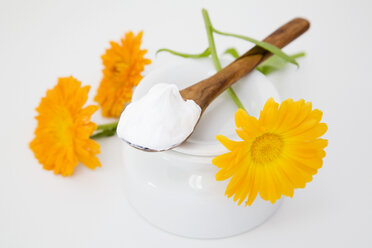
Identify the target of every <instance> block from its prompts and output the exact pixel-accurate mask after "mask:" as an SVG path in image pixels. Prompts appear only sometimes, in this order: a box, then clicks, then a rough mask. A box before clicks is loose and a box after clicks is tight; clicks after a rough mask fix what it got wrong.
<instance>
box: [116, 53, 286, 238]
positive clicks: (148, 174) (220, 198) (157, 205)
mask: <svg viewBox="0 0 372 248" xmlns="http://www.w3.org/2000/svg"><path fill="white" fill-rule="evenodd" d="M223 62H224V64H227V63H228V61H223ZM213 73H214V69H213V63H212V61H211V60H210V59H201V60H197V61H195V60H188V61H182V62H179V63H177V64H174V65H171V66H168V67H164V68H163V69H161V70H158V71H157V70H154V71H153V72H152V73H150V74H149V75H148V76H147V77H146V78H145V79H144V80H142V82H141V84H140V85H139V86H138V87H137V89H136V91H135V93H134V97H133V98H134V100H136V99H141V97H142V96H143V95H144V94H146V93H147V92H148V89H150V88H152V87H153V85H155V84H157V83H159V82H166V83H168V82H173V83H174V84H176V85H177V87H178V88H179V89H182V88H184V87H187V86H189V85H192V84H193V83H195V82H198V81H200V80H202V79H205V78H207V77H208V75H210V74H213ZM234 89H235V90H236V92H237V94H238V95H239V97H240V98H241V99H242V101H243V104H244V105H245V106H247V110H248V111H249V113H252V114H256V116H257V115H258V113H259V111H260V109H262V107H263V105H264V104H265V102H266V100H267V99H268V98H270V97H274V98H275V99H276V100H278V99H279V96H278V93H277V91H276V89H275V88H274V86H273V85H272V84H271V83H270V81H269V80H268V79H266V77H265V76H263V75H262V74H261V73H260V72H258V71H254V72H252V73H251V74H250V75H248V76H246V77H243V78H242V79H241V80H240V81H239V82H237V83H236V84H235V87H234ZM236 109H237V107H236V106H235V105H234V103H233V102H232V100H231V99H230V98H229V96H228V95H227V94H226V93H225V94H222V95H221V96H219V97H218V98H217V99H215V101H213V102H212V104H211V105H210V106H209V107H208V108H207V110H206V112H205V113H204V115H203V116H202V119H201V120H200V123H199V124H198V126H197V127H196V129H195V132H194V133H193V135H192V136H191V137H190V138H189V139H188V140H187V141H186V142H185V144H183V145H181V146H179V147H177V148H176V149H174V151H165V152H160V153H153V152H143V151H139V150H137V149H134V148H132V147H129V146H128V145H127V146H126V149H125V151H123V153H122V156H123V158H124V163H125V164H126V167H125V172H124V174H125V183H126V195H127V197H128V199H129V202H130V203H131V205H132V206H133V207H134V208H135V209H136V210H137V212H138V213H139V214H140V215H142V216H143V217H144V218H145V219H146V220H148V221H149V222H150V223H152V224H153V225H155V226H157V227H159V228H161V229H163V230H165V231H168V232H171V233H174V234H177V235H180V236H185V237H191V238H201V239H212V238H224V237H229V236H233V235H237V234H240V233H243V232H246V231H248V230H250V229H252V228H254V227H255V226H257V225H259V224H261V223H262V222H264V221H265V220H266V219H267V218H268V217H270V216H271V215H272V214H273V213H274V212H275V211H276V210H277V209H278V207H279V204H280V202H277V203H276V204H274V205H273V204H271V203H270V202H266V201H263V200H262V199H261V198H260V197H257V200H256V201H255V202H254V203H253V204H252V206H247V207H244V203H243V204H242V205H241V206H237V204H236V203H235V202H234V201H233V200H232V199H231V198H230V199H227V198H226V196H225V190H226V187H227V184H228V181H224V182H217V181H216V180H215V175H216V173H217V171H218V168H216V167H215V166H213V165H212V163H211V161H212V158H213V157H215V156H216V155H219V154H222V153H225V152H228V151H227V150H226V148H224V147H223V146H222V145H221V144H220V143H219V142H218V141H217V140H216V138H215V136H216V135H217V134H223V135H225V136H229V137H230V138H233V139H235V140H240V139H239V138H238V137H237V135H235V134H234V133H235V131H234V130H235V125H234V113H235V111H236ZM198 155H199V156H198ZM200 155H204V156H200ZM206 155H207V156H206ZM208 155H209V156H208ZM149 202H151V204H148V203H149Z"/></svg>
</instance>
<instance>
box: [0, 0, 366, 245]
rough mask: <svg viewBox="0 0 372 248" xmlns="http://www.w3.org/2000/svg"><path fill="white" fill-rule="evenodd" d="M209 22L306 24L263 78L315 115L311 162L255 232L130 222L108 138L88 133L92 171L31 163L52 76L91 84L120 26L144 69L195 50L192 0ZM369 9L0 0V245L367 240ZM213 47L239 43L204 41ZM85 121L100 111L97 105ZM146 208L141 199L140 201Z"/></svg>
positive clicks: (200, 40)
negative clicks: (320, 149) (301, 20)
mask: <svg viewBox="0 0 372 248" xmlns="http://www.w3.org/2000/svg"><path fill="white" fill-rule="evenodd" d="M202 7H205V8H207V9H208V10H209V13H210V16H211V19H212V22H213V24H214V25H215V27H217V28H219V29H220V30H223V31H224V30H225V31H229V32H236V33H241V34H246V35H249V36H252V37H255V38H258V39H261V38H264V37H265V35H267V34H269V33H270V32H271V31H273V30H274V29H275V28H276V27H278V26H279V25H281V24H283V23H285V22H286V21H288V20H289V19H291V18H293V17H296V16H303V17H306V18H308V19H309V20H310V21H311V24H312V26H311V29H310V30H309V31H308V32H307V33H306V34H305V35H304V36H303V37H301V38H300V39H299V40H297V41H295V42H294V43H293V44H291V45H290V46H288V48H286V50H285V51H287V52H288V53H292V52H297V51H302V50H305V51H306V52H307V54H308V55H307V56H306V58H304V59H300V60H299V62H300V64H301V67H300V69H299V70H297V69H296V68H294V67H291V66H289V67H288V68H287V69H286V70H284V71H283V72H280V73H276V74H275V75H272V76H270V79H271V81H272V82H273V83H274V84H275V85H276V86H277V88H278V90H279V91H280V93H281V95H282V98H283V99H285V98H287V97H293V98H295V99H299V98H305V99H306V100H310V101H312V102H313V104H314V106H315V107H317V108H320V109H322V110H323V111H324V120H325V121H326V122H327V123H328V125H329V131H328V133H327V135H326V137H327V138H328V139H329V147H328V148H327V149H326V151H327V154H328V155H327V157H326V159H325V163H324V167H323V168H322V169H321V170H320V171H319V173H318V174H317V175H316V176H315V178H314V180H313V182H312V183H310V184H308V185H307V187H306V188H305V189H304V190H297V191H296V193H295V197H294V198H293V199H287V200H286V201H285V202H284V204H283V205H282V207H281V208H280V210H279V211H278V212H277V213H276V214H275V216H273V217H272V218H271V219H270V220H268V221H267V222H266V223H264V224H263V225H261V226H260V227H258V228H256V229H255V230H253V231H251V232H248V233H246V234H243V235H239V236H236V237H232V238H228V239H222V240H192V239H186V238H180V237H177V236H173V235H170V234H168V233H164V232H162V231H160V230H158V229H156V228H154V227H153V226H151V225H149V224H147V223H146V222H145V221H144V220H143V219H141V218H140V217H138V216H137V215H136V213H135V212H134V211H133V209H132V208H131V207H130V206H129V205H128V203H127V201H126V198H125V194H124V191H123V182H122V181H123V173H122V172H123V166H125V165H124V164H122V160H121V155H120V152H121V142H120V141H119V140H118V139H117V138H110V139H106V140H101V141H100V143H101V147H102V149H101V150H102V152H101V154H100V156H99V157H100V159H101V162H102V164H103V166H102V167H101V168H98V169H96V170H95V171H91V170H89V169H87V168H85V167H84V166H81V165H80V166H78V167H77V168H76V173H75V174H74V175H73V176H72V177H70V178H62V177H61V176H55V175H54V174H53V173H51V172H49V171H45V170H43V169H41V166H40V165H39V164H38V163H37V161H36V160H35V159H34V157H33V154H32V152H31V151H30V150H29V149H28V143H29V142H30V141H31V140H32V138H33V130H34V128H35V125H36V122H35V120H34V119H33V117H34V116H35V114H36V113H35V111H34V108H35V107H36V106H37V105H38V104H39V101H40V97H41V96H43V95H44V94H45V91H46V89H47V88H51V87H53V86H54V85H55V84H56V81H57V77H60V76H69V75H74V76H75V77H76V78H78V79H79V80H81V81H82V82H83V84H90V85H92V90H91V92H90V98H93V96H94V94H95V90H96V88H97V85H98V83H99V81H100V79H101V69H102V65H101V60H100V55H101V54H102V53H103V52H104V50H105V48H107V47H108V41H109V40H116V41H117V40H119V38H120V37H121V36H122V35H123V34H124V32H125V31H128V30H134V31H138V30H141V29H143V30H144V31H145V36H144V43H143V47H144V48H147V49H149V54H148V57H150V58H151V59H152V60H153V61H154V63H153V64H152V65H151V66H150V67H149V68H147V70H146V73H150V72H151V70H152V69H153V68H155V67H156V66H161V65H163V64H164V63H167V62H169V61H172V60H173V59H175V58H174V57H172V56H170V55H166V54H160V55H158V56H157V58H155V55H154V53H155V51H156V50H157V49H158V48H161V47H168V48H173V49H176V50H181V51H186V52H199V51H202V50H204V48H205V47H206V46H207V39H206V35H205V33H204V26H203V21H202V15H201V8H202ZM371 10H372V4H371V3H370V1H368V0H365V1H361V0H354V1H342V0H339V1H325V0H312V1H296V0H293V1H289V0H282V1H276V0H272V1H263V0H256V1H253V0H250V1H232V0H229V1H175V0H173V1H171V0H170V1H159V0H157V1H135V0H131V1H127V0H121V1H107V0H106V1H93V0H90V1H76V0H65V1H26V0H25V1H15V0H9V1H5V0H1V1H0V103H1V105H0V108H1V109H0V110H1V112H0V113H1V114H2V117H1V133H0V151H1V162H0V247H4V248H8V247H56V248H57V247H89V248H94V247H372V227H371V222H372V199H371V197H372V162H371V154H372V152H371V148H372V145H371V139H372V117H371V114H372V111H371V107H372V104H371V99H372V80H371V64H372V63H371V58H372V52H371V51H372V49H371V46H372V27H371V26H372V17H371V16H372V15H371V14H370V12H371ZM217 46H218V48H219V51H220V52H222V51H223V49H224V48H226V47H228V46H235V47H237V48H238V49H239V51H240V52H244V51H245V50H247V49H248V48H249V47H250V45H249V44H247V43H245V42H241V41H237V40H235V39H232V38H218V39H217ZM94 118H95V120H100V117H99V114H98V113H97V114H96V115H95V117H94ZM149 204H151V203H149Z"/></svg>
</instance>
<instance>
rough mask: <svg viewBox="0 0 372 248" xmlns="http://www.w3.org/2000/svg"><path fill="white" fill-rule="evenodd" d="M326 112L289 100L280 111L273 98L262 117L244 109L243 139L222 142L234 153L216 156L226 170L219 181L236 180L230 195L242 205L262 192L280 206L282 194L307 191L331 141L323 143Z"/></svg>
mask: <svg viewBox="0 0 372 248" xmlns="http://www.w3.org/2000/svg"><path fill="white" fill-rule="evenodd" d="M321 118H322V112H321V111H320V110H317V109H314V110H312V105H311V102H307V103H305V101H304V100H299V101H297V102H294V101H293V100H292V99H288V100H286V101H284V102H283V103H282V104H281V105H280V107H279V104H278V103H276V102H275V101H274V100H273V99H272V98H271V99H269V100H268V101H267V102H266V104H265V106H264V108H263V110H262V111H261V113H260V117H259V119H258V120H257V119H256V118H254V117H252V116H249V115H248V114H247V112H245V111H244V110H242V109H239V110H238V111H237V112H236V114H235V123H236V127H237V129H236V132H237V134H238V135H239V137H240V138H241V139H243V141H232V140H229V139H228V138H226V137H224V136H222V135H219V136H217V139H218V140H219V141H220V142H221V143H222V144H223V145H224V146H225V147H226V148H227V149H228V150H229V151H230V152H229V153H225V154H222V155H220V156H218V157H215V158H214V159H213V161H212V163H213V164H214V165H216V166H217V167H219V168H221V170H219V171H218V173H217V174H216V180H226V179H228V178H230V177H231V180H230V182H229V184H228V186H227V189H226V195H227V196H228V197H231V196H233V195H234V198H233V199H234V201H238V205H240V204H241V203H242V202H243V201H244V200H245V199H246V198H247V196H248V200H247V202H246V206H247V205H251V204H252V203H253V201H254V200H255V198H256V196H257V194H258V193H259V194H260V196H261V198H262V199H264V200H268V201H270V202H272V203H275V202H276V200H278V199H280V198H281V196H282V195H285V196H290V197H292V196H293V193H294V189H296V188H304V187H305V184H306V183H307V182H310V181H311V180H312V175H314V174H316V173H317V170H318V169H319V168H321V167H322V163H323V157H324V156H325V154H326V153H325V151H324V148H325V147H326V146H327V145H328V141H327V140H325V139H320V138H319V137H320V136H322V135H323V134H324V133H325V132H326V131H327V125H326V124H325V123H320V121H321Z"/></svg>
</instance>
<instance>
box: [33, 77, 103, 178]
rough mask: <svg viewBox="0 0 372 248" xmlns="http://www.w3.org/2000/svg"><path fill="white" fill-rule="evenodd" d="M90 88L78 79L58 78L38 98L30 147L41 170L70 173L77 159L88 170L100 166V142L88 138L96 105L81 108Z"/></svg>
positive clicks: (94, 128)
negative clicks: (35, 125) (33, 136)
mask: <svg viewBox="0 0 372 248" xmlns="http://www.w3.org/2000/svg"><path fill="white" fill-rule="evenodd" d="M89 89H90V86H84V87H81V82H79V81H78V80H76V79H75V78H73V77H66V78H59V79H58V83H57V85H56V86H55V87H54V88H53V89H51V90H48V91H47V93H46V96H45V97H43V98H42V99H41V102H40V105H39V107H37V108H36V111H37V112H38V116H36V117H35V118H36V120H37V122H38V125H37V127H36V130H35V138H34V140H33V141H32V142H31V143H30V148H31V150H32V151H33V152H34V155H35V157H36V158H37V160H38V161H39V162H40V163H41V164H42V165H43V168H44V169H46V170H54V173H55V174H62V176H70V175H71V174H72V173H73V171H74V168H75V167H76V166H77V165H78V162H81V163H83V164H84V165H85V166H87V167H88V168H90V169H95V168H96V167H97V166H101V163H100V162H99V160H98V158H97V157H96V154H98V153H99V152H100V147H99V144H98V143H97V142H95V141H94V140H91V139H90V138H89V137H90V135H91V134H92V133H93V131H94V130H96V129H97V125H96V124H95V123H93V122H91V121H90V117H91V115H92V114H93V113H94V112H95V111H97V109H98V107H97V106H94V105H89V106H87V107H85V108H83V105H84V104H85V102H86V101H87V99H88V92H89Z"/></svg>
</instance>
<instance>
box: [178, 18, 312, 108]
mask: <svg viewBox="0 0 372 248" xmlns="http://www.w3.org/2000/svg"><path fill="white" fill-rule="evenodd" d="M309 27H310V23H309V22H308V21H307V20H306V19H303V18H295V19H293V20H291V21H290V22H288V23H286V24H284V25H283V26H281V27H280V28H278V29H277V30H276V31H274V32H273V33H272V34H270V35H269V36H268V37H267V38H265V39H264V41H265V42H268V43H270V44H272V45H274V46H277V47H279V48H283V47H284V46H286V45H287V44H289V43H290V42H292V41H293V40H295V39H296V38H297V37H299V36H300V35H302V34H303V33H304V32H306V31H307V30H308V29H309ZM271 55H272V54H271V53H270V52H269V51H267V50H265V49H263V48H261V47H258V46H255V47H253V48H252V49H250V50H249V51H248V52H246V53H245V54H243V55H242V56H240V57H239V58H237V59H236V60H235V61H234V62H232V63H231V64H229V65H228V66H226V67H225V68H223V69H222V70H220V71H219V72H217V73H216V74H214V75H213V76H211V77H209V78H207V79H204V80H202V81H200V82H198V83H196V84H194V85H192V86H190V87H188V88H185V89H183V90H181V91H180V93H181V96H182V97H183V98H184V99H192V100H194V101H195V102H196V103H197V104H198V105H199V106H200V107H201V109H202V111H204V110H205V109H206V108H207V107H208V105H209V104H210V103H211V102H212V101H213V100H214V99H215V98H216V97H217V96H219V95H220V94H221V93H222V92H224V91H225V90H226V89H227V88H228V87H230V86H231V85H232V84H233V83H235V82H236V81H238V80H239V79H240V78H242V77H243V76H245V75H246V74H247V73H249V72H250V71H252V70H253V69H255V68H256V67H257V66H258V65H259V64H260V63H262V62H263V61H265V60H266V59H268V58H269V57H270V56H271Z"/></svg>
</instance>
